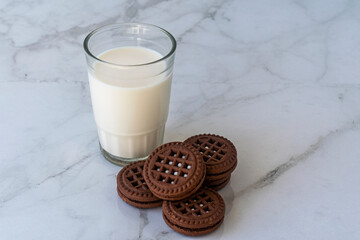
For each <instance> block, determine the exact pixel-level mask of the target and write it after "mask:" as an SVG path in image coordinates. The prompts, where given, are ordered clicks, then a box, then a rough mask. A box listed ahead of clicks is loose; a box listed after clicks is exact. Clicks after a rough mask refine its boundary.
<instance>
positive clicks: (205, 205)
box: [163, 188, 225, 236]
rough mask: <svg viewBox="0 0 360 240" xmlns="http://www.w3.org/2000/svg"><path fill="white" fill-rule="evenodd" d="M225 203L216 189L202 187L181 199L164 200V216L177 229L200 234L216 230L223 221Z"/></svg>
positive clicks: (192, 234) (171, 226) (182, 231)
mask: <svg viewBox="0 0 360 240" xmlns="http://www.w3.org/2000/svg"><path fill="white" fill-rule="evenodd" d="M224 215H225V203H224V200H223V198H222V197H221V196H220V194H218V193H217V192H216V191H214V190H212V189H209V188H200V189H199V190H198V191H197V192H196V193H195V194H193V195H191V196H190V197H188V198H186V199H183V200H179V201H172V202H171V201H163V218H164V220H165V222H166V224H167V225H168V226H169V227H170V228H172V229H174V230H175V231H177V232H179V233H182V234H185V235H190V236H199V235H204V234H207V233H211V232H213V231H215V230H216V229H217V228H218V227H219V226H220V225H221V223H222V222H223V220H224Z"/></svg>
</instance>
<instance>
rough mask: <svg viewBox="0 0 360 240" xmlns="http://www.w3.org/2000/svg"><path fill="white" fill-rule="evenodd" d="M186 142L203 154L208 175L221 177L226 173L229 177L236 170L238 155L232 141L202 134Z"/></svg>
mask: <svg viewBox="0 0 360 240" xmlns="http://www.w3.org/2000/svg"><path fill="white" fill-rule="evenodd" d="M184 142H185V143H188V144H190V145H191V146H193V147H195V148H196V149H197V150H198V151H199V152H200V153H201V154H202V156H203V159H204V161H205V163H206V174H207V175H221V174H222V173H225V172H226V175H227V174H229V173H231V172H232V171H233V170H234V169H235V167H236V164H237V153H236V148H235V146H234V144H233V143H232V142H231V141H230V140H228V139H226V138H224V137H222V136H219V135H214V134H200V135H195V136H192V137H190V138H188V139H186V140H185V141H184ZM222 177H223V176H222ZM222 177H219V178H218V179H220V178H222Z"/></svg>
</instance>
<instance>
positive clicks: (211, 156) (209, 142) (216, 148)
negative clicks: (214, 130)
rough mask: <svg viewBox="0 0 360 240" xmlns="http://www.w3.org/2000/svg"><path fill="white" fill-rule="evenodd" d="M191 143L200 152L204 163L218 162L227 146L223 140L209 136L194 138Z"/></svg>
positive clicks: (225, 151)
mask: <svg viewBox="0 0 360 240" xmlns="http://www.w3.org/2000/svg"><path fill="white" fill-rule="evenodd" d="M191 145H192V146H193V147H195V148H196V150H198V151H199V152H200V153H201V154H202V156H203V159H204V161H205V162H206V163H217V162H219V161H220V160H221V159H222V158H223V157H224V155H225V154H226V153H227V151H228V147H227V145H226V144H225V143H224V142H223V141H221V140H219V139H217V138H211V137H206V138H205V137H204V138H199V139H196V141H195V142H194V143H191Z"/></svg>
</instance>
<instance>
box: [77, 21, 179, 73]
mask: <svg viewBox="0 0 360 240" xmlns="http://www.w3.org/2000/svg"><path fill="white" fill-rule="evenodd" d="M124 25H133V26H141V25H142V26H148V27H154V28H157V29H158V30H160V31H162V32H163V33H165V35H166V36H168V37H169V39H170V40H171V44H172V46H171V49H170V51H169V52H168V53H167V54H166V55H165V56H163V57H162V58H160V59H157V60H155V61H152V62H147V63H141V64H130V65H127V64H117V63H112V62H108V61H104V60H102V59H100V58H98V57H96V56H95V55H94V54H92V52H91V51H90V50H89V48H88V44H89V41H90V39H91V37H93V36H94V35H95V34H96V33H98V32H100V31H101V30H104V29H106V28H111V27H113V28H116V27H117V26H124ZM83 47H84V50H85V52H86V54H87V55H89V56H90V57H92V58H94V59H95V60H96V61H99V62H102V63H106V64H110V65H113V66H117V67H141V66H147V65H151V64H154V63H158V62H161V61H163V60H165V59H167V58H169V57H170V56H171V55H173V54H174V53H175V50H176V40H175V38H174V36H173V35H172V34H171V33H170V32H168V31H166V30H165V29H163V28H161V27H159V26H156V25H153V24H148V23H134V22H129V23H112V24H107V25H104V26H101V27H98V28H96V29H95V30H93V31H91V32H90V33H89V34H88V35H87V36H86V37H85V39H84V42H83Z"/></svg>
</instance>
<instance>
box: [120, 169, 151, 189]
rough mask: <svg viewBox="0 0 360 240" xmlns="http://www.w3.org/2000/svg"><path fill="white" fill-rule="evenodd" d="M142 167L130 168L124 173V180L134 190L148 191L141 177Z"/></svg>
mask: <svg viewBox="0 0 360 240" xmlns="http://www.w3.org/2000/svg"><path fill="white" fill-rule="evenodd" d="M143 167H144V165H140V166H139V165H135V166H133V167H132V168H130V169H128V170H127V171H126V172H125V178H126V179H127V180H128V181H129V182H130V184H131V185H132V186H133V187H135V188H136V189H143V190H148V189H149V188H148V186H147V185H146V183H145V180H144V177H143Z"/></svg>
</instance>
